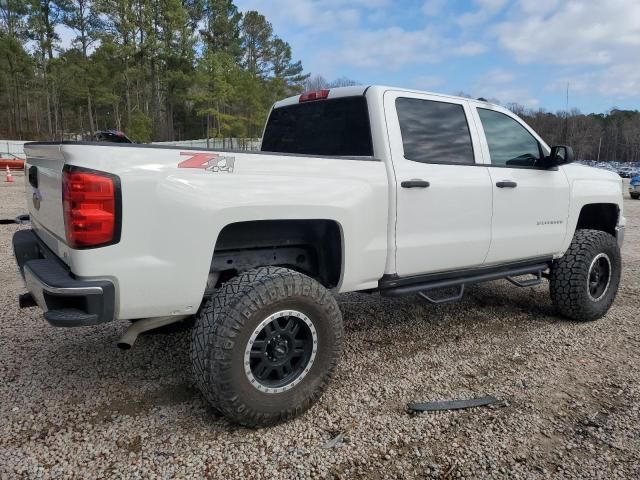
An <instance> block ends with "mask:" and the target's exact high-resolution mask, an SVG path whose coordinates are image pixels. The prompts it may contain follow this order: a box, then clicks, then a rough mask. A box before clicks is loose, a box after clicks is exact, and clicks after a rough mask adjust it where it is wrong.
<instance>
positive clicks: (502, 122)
mask: <svg viewBox="0 0 640 480" xmlns="http://www.w3.org/2000/svg"><path fill="white" fill-rule="evenodd" d="M478 114H479V115H480V121H481V122H482V128H483V129H484V134H485V136H486V137H487V143H488V144H489V154H490V155H491V165H499V166H506V167H535V166H536V164H537V163H539V161H540V158H541V154H540V145H539V144H538V141H537V140H536V139H535V138H534V137H533V135H531V134H530V133H529V132H528V131H527V129H526V128H524V127H523V126H522V125H520V123H518V122H517V121H516V120H514V119H513V118H511V117H509V116H508V115H505V114H504V113H500V112H496V111H493V110H487V109H485V108H479V109H478Z"/></svg>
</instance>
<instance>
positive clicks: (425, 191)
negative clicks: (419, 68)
mask: <svg viewBox="0 0 640 480" xmlns="http://www.w3.org/2000/svg"><path fill="white" fill-rule="evenodd" d="M25 151H26V156H27V160H26V161H27V165H26V167H25V168H26V171H27V175H26V177H27V185H26V188H27V202H28V205H29V213H30V217H31V224H32V229H31V230H22V231H19V232H17V233H16V235H15V237H14V240H13V244H14V251H15V256H16V259H17V262H18V265H19V267H20V270H21V272H22V274H23V276H24V279H25V284H26V287H27V289H28V291H29V293H25V294H23V295H22V296H21V298H20V303H21V306H24V307H27V306H35V305H36V304H37V305H38V306H39V307H40V308H41V309H42V310H43V311H44V316H45V318H46V319H47V320H48V321H49V322H50V323H51V324H52V325H55V326H65V327H72V326H86V325H96V324H99V323H103V322H110V321H113V320H117V319H120V320H124V319H126V320H131V321H132V324H131V326H130V327H129V329H128V331H127V332H126V333H125V334H124V336H123V338H122V339H121V340H120V345H121V346H131V344H132V343H133V341H134V340H135V337H136V335H137V334H138V333H140V332H141V331H144V330H147V329H151V328H155V327H158V326H160V325H166V324H169V323H173V322H179V321H182V322H184V321H185V319H187V320H192V319H195V325H194V327H193V330H192V350H191V358H192V363H193V372H194V377H195V382H196V383H197V385H198V387H199V388H200V390H201V391H202V393H203V395H204V396H205V397H206V398H207V400H208V401H209V402H210V403H211V404H212V405H213V406H214V407H215V408H216V409H218V410H219V411H220V412H222V413H223V414H225V415H226V416H227V417H229V418H230V419H231V420H233V421H235V422H239V423H241V424H245V425H250V426H260V425H269V424H274V423H276V422H279V421H282V420H286V419H288V418H291V417H293V416H295V415H298V414H299V413H301V412H302V411H304V410H305V409H307V408H309V407H310V406H311V405H312V404H313V402H315V401H316V400H317V399H318V398H319V396H320V395H321V393H322V391H323V390H324V389H325V387H326V385H327V383H328V381H329V379H330V377H331V376H332V373H333V372H334V369H335V368H336V365H337V362H338V359H339V355H340V350H341V344H342V342H343V327H342V317H341V314H340V310H339V308H338V305H337V303H336V301H335V299H334V296H333V293H338V292H350V291H364V292H379V293H380V294H381V295H390V296H394V295H404V294H419V295H420V296H422V297H423V298H424V299H425V300H427V301H430V302H434V303H440V302H446V301H453V300H456V299H458V298H460V297H462V294H463V293H464V287H465V285H469V284H473V283H478V282H483V281H489V280H495V279H500V278H506V279H508V280H510V281H511V282H512V283H514V284H515V285H517V286H531V285H534V284H537V283H540V282H541V281H542V279H543V278H547V279H548V280H549V285H550V291H551V301H552V302H553V304H554V305H555V306H556V308H557V311H558V312H559V313H560V314H561V315H563V316H565V317H568V318H571V319H574V320H580V321H587V320H594V319H597V318H599V317H601V316H603V315H604V314H605V313H606V312H607V311H608V309H609V307H610V306H611V304H612V302H613V301H614V298H615V296H616V292H617V290H618V285H619V282H620V271H621V260H620V244H621V242H622V239H623V233H624V225H625V219H624V217H623V215H622V183H621V180H620V177H618V175H616V174H614V173H611V172H606V171H603V170H597V169H594V168H590V167H583V166H579V165H575V164H570V163H571V161H572V157H573V153H572V151H571V149H570V148H569V147H565V146H559V147H554V148H549V147H548V146H547V145H546V144H545V142H544V141H543V140H542V139H541V138H540V137H539V136H538V135H537V134H536V133H535V132H534V131H533V130H532V129H531V128H529V127H528V126H527V125H526V124H525V123H524V122H523V121H522V120H520V119H519V118H518V117H517V116H515V115H514V114H512V113H511V112H510V111H508V110H506V109H504V108H501V107H499V106H496V105H492V104H489V103H487V102H484V101H476V100H470V99H466V98H457V97H452V96H447V95H437V94H431V93H424V92H418V91H413V90H403V89H397V88H389V87H382V86H370V87H346V88H336V89H332V90H319V91H314V92H307V93H304V94H302V95H300V96H295V97H290V98H287V99H285V100H282V101H279V102H277V103H276V104H275V105H274V106H273V109H272V110H271V112H270V114H269V117H268V120H267V124H266V127H265V131H264V136H263V140H262V147H261V151H260V152H251V153H248V152H236V151H211V150H206V149H188V148H184V147H166V146H154V145H132V144H113V143H79V142H78V143H76V142H63V143H30V144H27V145H26V146H25Z"/></svg>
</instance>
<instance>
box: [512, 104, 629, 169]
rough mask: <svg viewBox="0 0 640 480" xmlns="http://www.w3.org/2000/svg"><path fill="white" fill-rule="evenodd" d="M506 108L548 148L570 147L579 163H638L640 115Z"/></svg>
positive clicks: (620, 111)
mask: <svg viewBox="0 0 640 480" xmlns="http://www.w3.org/2000/svg"><path fill="white" fill-rule="evenodd" d="M509 108H510V109H511V110H512V111H513V112H514V113H516V114H517V115H519V116H520V117H522V118H523V119H524V120H525V121H526V122H527V123H528V124H529V125H530V126H531V127H532V128H533V129H534V130H535V131H536V132H537V133H538V134H539V135H540V136H541V137H542V138H544V140H545V141H546V142H547V143H548V144H549V145H570V146H571V147H572V148H573V151H574V153H575V155H576V158H577V159H579V160H599V161H605V162H606V161H616V162H640V112H638V111H637V110H620V109H617V108H613V109H611V110H610V111H609V112H607V113H603V114H595V113H591V114H588V115H585V114H582V113H580V111H579V110H577V109H573V110H570V111H569V112H564V111H562V112H557V113H555V114H554V113H549V112H547V111H545V110H542V109H538V110H531V109H525V108H523V107H522V106H520V105H517V104H510V105H509Z"/></svg>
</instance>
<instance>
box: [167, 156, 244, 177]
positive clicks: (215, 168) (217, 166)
mask: <svg viewBox="0 0 640 480" xmlns="http://www.w3.org/2000/svg"><path fill="white" fill-rule="evenodd" d="M180 155H181V156H186V155H189V158H187V159H186V160H183V161H182V162H180V163H179V164H178V168H201V169H203V170H208V171H210V172H226V173H233V165H234V164H235V163H236V157H228V156H225V155H219V154H217V153H207V152H180Z"/></svg>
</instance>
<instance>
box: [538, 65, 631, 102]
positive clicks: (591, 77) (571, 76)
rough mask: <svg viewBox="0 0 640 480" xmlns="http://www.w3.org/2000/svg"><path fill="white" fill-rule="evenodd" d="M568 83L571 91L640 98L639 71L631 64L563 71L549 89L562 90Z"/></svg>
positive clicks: (611, 96)
mask: <svg viewBox="0 0 640 480" xmlns="http://www.w3.org/2000/svg"><path fill="white" fill-rule="evenodd" d="M567 84H569V89H570V92H571V93H577V94H582V95H587V94H592V93H597V94H599V95H604V96H606V97H610V98H611V99H612V100H613V99H619V98H627V97H638V98H640V71H638V66H637V65H633V64H618V65H611V66H608V67H606V68H600V69H597V70H592V71H589V72H578V73H571V72H569V73H564V74H562V75H561V76H559V77H558V78H557V79H556V80H554V81H553V82H551V83H550V84H549V88H550V89H551V90H556V91H564V90H565V89H566V88H567Z"/></svg>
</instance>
